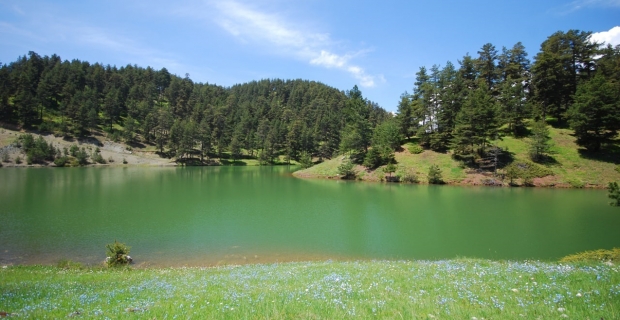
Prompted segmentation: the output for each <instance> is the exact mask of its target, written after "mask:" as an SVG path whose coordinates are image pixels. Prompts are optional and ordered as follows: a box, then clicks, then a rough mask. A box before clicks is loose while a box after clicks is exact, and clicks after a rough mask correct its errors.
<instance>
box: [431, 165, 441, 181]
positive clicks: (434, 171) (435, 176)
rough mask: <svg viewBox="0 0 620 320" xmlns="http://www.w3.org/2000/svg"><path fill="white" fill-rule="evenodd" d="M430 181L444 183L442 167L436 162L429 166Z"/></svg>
mask: <svg viewBox="0 0 620 320" xmlns="http://www.w3.org/2000/svg"><path fill="white" fill-rule="evenodd" d="M428 183H430V184H443V178H442V177H441V169H440V168H439V166H438V165H436V164H433V165H431V166H430V168H428Z"/></svg>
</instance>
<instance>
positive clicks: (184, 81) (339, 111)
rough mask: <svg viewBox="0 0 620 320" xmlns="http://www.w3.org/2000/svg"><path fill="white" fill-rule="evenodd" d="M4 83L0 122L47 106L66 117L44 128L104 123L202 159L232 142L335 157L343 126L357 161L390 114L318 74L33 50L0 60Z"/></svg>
mask: <svg viewBox="0 0 620 320" xmlns="http://www.w3.org/2000/svg"><path fill="white" fill-rule="evenodd" d="M0 83H1V84H2V85H1V86H0V119H2V120H3V121H7V122H10V123H19V124H22V125H23V126H26V127H28V126H36V124H37V123H40V120H41V119H40V118H42V117H43V115H44V114H45V115H47V116H49V117H46V118H52V119H55V120H54V121H56V119H59V120H60V121H59V122H43V124H41V125H40V126H39V129H40V130H47V131H54V132H55V133H58V134H62V135H64V136H66V137H69V136H72V135H73V136H81V135H84V134H88V133H94V132H96V130H97V129H98V128H99V125H101V128H102V129H104V130H105V131H106V132H108V134H109V135H108V138H109V139H110V140H113V141H117V142H118V141H120V140H121V139H124V140H125V141H127V142H129V143H141V142H146V143H154V144H155V145H156V146H157V148H158V149H159V152H160V155H162V156H169V157H173V156H176V157H179V158H185V157H189V158H191V157H193V156H194V155H197V154H199V155H200V158H201V161H202V160H203V159H204V158H205V157H207V158H208V157H209V156H210V155H213V154H214V153H215V154H216V156H217V157H220V158H221V157H223V156H225V154H226V153H228V152H229V151H230V147H231V144H232V145H233V146H234V147H235V149H236V145H238V146H239V149H240V150H244V151H246V152H247V153H248V155H249V156H250V157H256V156H259V157H261V158H262V160H261V162H263V163H270V162H273V161H274V159H276V158H278V157H279V156H281V155H285V156H286V157H287V159H289V160H299V157H300V155H301V153H302V152H306V153H309V154H310V155H311V156H318V158H319V160H322V159H323V158H331V157H332V156H333V155H334V154H335V152H336V151H337V150H338V147H339V146H340V142H341V141H340V140H341V137H343V136H344V135H343V128H345V127H347V126H349V127H352V128H353V130H354V132H355V133H354V136H356V137H355V139H354V141H349V142H350V145H349V146H347V147H346V148H349V147H350V148H351V149H349V150H347V152H352V153H356V154H360V157H358V159H359V160H361V159H362V158H363V153H365V152H366V150H367V149H368V147H369V146H370V142H371V138H372V131H373V128H374V127H375V126H377V125H378V124H379V123H381V122H382V121H384V120H385V119H387V118H388V113H387V112H386V111H385V110H383V109H381V108H380V107H379V106H377V105H376V104H375V103H372V102H370V101H368V100H367V99H365V98H364V97H363V96H362V94H361V92H360V91H359V89H358V88H357V87H354V88H353V89H352V90H350V91H348V92H346V93H345V92H342V91H340V90H338V89H335V88H331V87H328V86H326V85H324V84H321V83H318V82H314V81H303V80H279V79H273V80H261V81H252V82H249V83H245V84H239V85H234V86H232V87H230V88H224V87H221V86H217V85H213V84H203V83H194V82H193V81H192V80H191V79H189V77H188V76H185V77H183V78H182V77H178V76H176V75H171V74H170V73H169V72H168V71H167V70H166V69H165V68H164V69H161V70H159V71H155V70H153V69H152V68H141V67H138V66H135V65H128V66H123V67H120V68H117V67H111V66H104V65H101V64H99V63H94V64H90V63H87V62H82V61H79V60H72V61H62V60H61V59H60V57H58V56H52V57H47V56H46V57H39V56H38V55H36V54H35V53H29V55H28V56H24V57H20V58H19V59H18V60H17V61H15V62H13V63H11V64H8V65H2V66H0ZM37 118H39V119H37ZM53 123H58V124H57V125H56V124H53ZM117 125H120V126H122V127H123V128H122V129H117V127H116V126H117ZM345 145H346V143H345ZM343 148H345V147H343ZM235 154H236V156H240V154H239V153H235ZM235 159H236V157H235Z"/></svg>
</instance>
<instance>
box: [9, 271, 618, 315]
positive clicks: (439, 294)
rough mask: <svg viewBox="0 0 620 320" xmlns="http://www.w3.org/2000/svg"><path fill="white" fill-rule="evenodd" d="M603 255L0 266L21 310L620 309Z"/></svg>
mask: <svg viewBox="0 0 620 320" xmlns="http://www.w3.org/2000/svg"><path fill="white" fill-rule="evenodd" d="M618 271H619V268H618V267H617V266H614V265H606V264H602V263H548V262H529V261H525V262H509V261H502V262H494V261H487V260H468V259H460V260H448V261H364V262H359V261H358V262H311V263H284V264H271V265H245V266H227V267H218V268H175V269H129V268H121V269H99V268H79V267H75V268H71V267H67V268H60V267H49V266H17V267H7V268H3V269H0V308H1V309H0V311H2V312H6V313H8V314H13V315H16V316H18V317H20V318H64V317H74V316H80V317H84V318H141V319H142V318H144V319H147V318H148V319H152V318H158V319H166V318H181V319H190V318H194V319H246V318H251V319H293V318H305V319H307V318H310V319H317V318H327V319H357V318H377V319H384V318H386V319H401V318H404V319H435V318H437V319H439V318H442V319H474V318H476V319H483V318H484V319H537V318H561V317H570V318H572V319H586V318H590V319H600V318H604V319H617V318H619V317H620V273H619V272H618Z"/></svg>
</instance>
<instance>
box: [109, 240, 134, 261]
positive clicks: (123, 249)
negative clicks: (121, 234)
mask: <svg viewBox="0 0 620 320" xmlns="http://www.w3.org/2000/svg"><path fill="white" fill-rule="evenodd" d="M105 248H106V257H107V258H106V259H105V260H106V264H107V265H108V267H117V266H123V265H127V264H129V263H131V262H132V261H133V259H131V257H130V256H129V249H130V247H129V246H127V245H126V244H124V243H122V242H118V241H116V240H114V243H110V244H107V245H106V246H105Z"/></svg>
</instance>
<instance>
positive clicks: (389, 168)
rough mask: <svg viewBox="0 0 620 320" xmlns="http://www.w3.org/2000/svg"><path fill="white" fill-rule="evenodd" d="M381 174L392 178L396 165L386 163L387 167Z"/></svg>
mask: <svg viewBox="0 0 620 320" xmlns="http://www.w3.org/2000/svg"><path fill="white" fill-rule="evenodd" d="M383 172H384V173H387V174H388V175H389V176H390V177H392V173H394V172H396V165H395V164H393V163H391V162H390V163H388V164H387V166H385V167H384V168H383Z"/></svg>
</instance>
